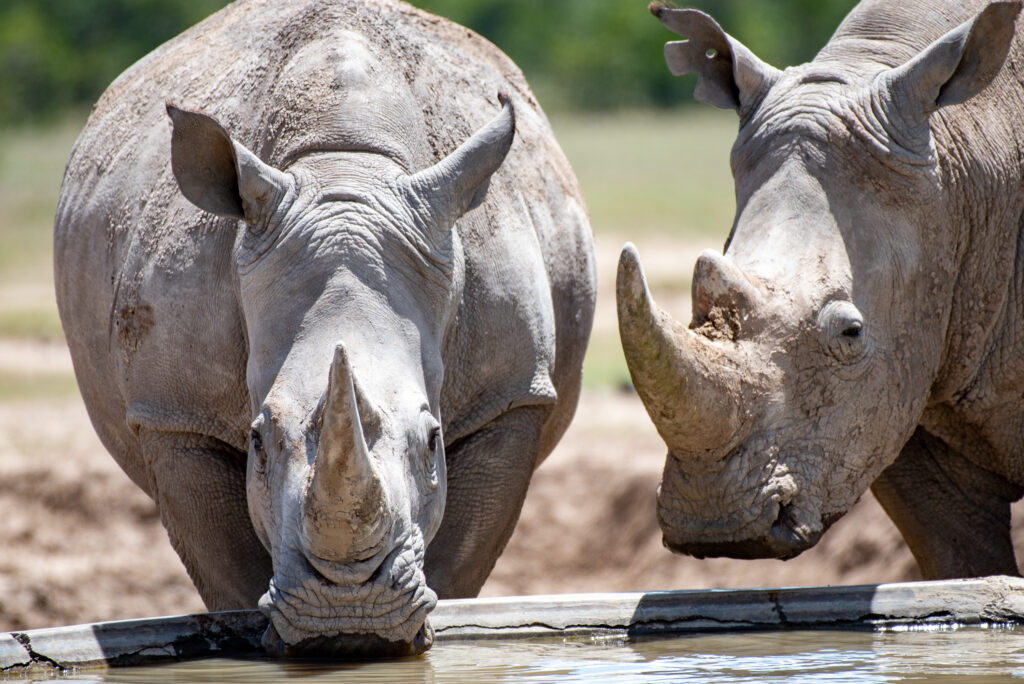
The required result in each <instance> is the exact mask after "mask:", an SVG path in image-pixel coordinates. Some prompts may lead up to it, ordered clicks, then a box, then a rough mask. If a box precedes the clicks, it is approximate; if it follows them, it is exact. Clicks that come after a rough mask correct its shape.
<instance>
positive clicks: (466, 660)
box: [65, 627, 1024, 684]
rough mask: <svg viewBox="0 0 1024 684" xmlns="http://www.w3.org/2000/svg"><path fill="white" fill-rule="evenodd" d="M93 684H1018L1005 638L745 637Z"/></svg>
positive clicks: (531, 646)
mask: <svg viewBox="0 0 1024 684" xmlns="http://www.w3.org/2000/svg"><path fill="white" fill-rule="evenodd" d="M65 678H66V679H68V680H72V681H92V682H134V683H137V684H148V683H149V682H160V683H161V684H163V683H166V682H177V683H185V682H195V683H207V682H210V683H212V682H218V683H220V682H223V683H231V682H247V683H254V684H262V683H264V682H289V684H303V683H305V682H316V683H317V684H336V683H338V684H340V683H344V682H362V683H366V684H376V683H377V682H395V681H413V682H419V681H422V682H438V683H441V682H450V683H453V684H458V683H462V682H474V683H475V682H488V681H490V682H494V681H515V682H527V683H532V682H587V683H588V684H593V683H594V682H607V681H619V682H621V681H628V682H641V683H643V682H650V683H655V682H657V683H660V682H682V683H684V684H685V683H688V682H712V683H722V684H725V683H730V682H793V683H797V684H801V683H804V682H806V683H808V684H809V683H810V682H815V683H818V682H825V683H826V684H847V683H849V684H867V683H874V682H896V681H903V680H910V679H918V680H923V679H927V680H928V681H949V682H954V681H955V682H958V683H965V684H966V683H971V682H984V683H990V682H991V683H994V682H1001V681H1005V682H1014V681H1016V682H1021V681H1024V634H1022V631H1021V630H1014V629H1010V628H978V627H971V628H962V629H955V630H943V631H939V630H907V631H886V632H867V631H859V632H857V631H846V632H843V631H792V632H759V633H754V632H749V633H732V634H718V635H712V636H684V637H673V638H670V639H626V638H615V639H609V638H607V637H603V638H589V639H588V638H569V639H539V640H534V641H478V642H472V643H441V644H438V645H436V646H435V647H434V648H433V649H432V650H431V651H429V652H428V653H427V654H426V655H424V656H422V657H419V658H406V659H401V660H394V661H389V662H376V663H362V664H320V663H282V662H275V661H252V660H250V661H244V660H224V659H211V660H203V661H194V662H187V663H178V664H174V665H165V666H161V667H139V668H125V669H118V670H110V671H106V672H99V673H97V672H89V673H79V674H69V675H67V676H66V677H65Z"/></svg>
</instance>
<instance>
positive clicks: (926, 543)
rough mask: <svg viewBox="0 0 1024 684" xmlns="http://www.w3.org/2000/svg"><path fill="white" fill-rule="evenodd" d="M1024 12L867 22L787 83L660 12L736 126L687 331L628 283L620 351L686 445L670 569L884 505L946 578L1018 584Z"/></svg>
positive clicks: (686, 15)
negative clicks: (718, 220)
mask: <svg viewBox="0 0 1024 684" xmlns="http://www.w3.org/2000/svg"><path fill="white" fill-rule="evenodd" d="M1020 7H1021V3H1020V2H1019V0H1015V1H1013V2H993V3H988V2H983V1H978V0H975V1H963V0H914V1H907V2H890V1H888V0H865V1H864V2H861V3H860V4H859V5H858V6H857V7H856V8H854V10H853V11H852V12H851V13H850V14H849V16H848V17H847V18H846V19H845V21H844V22H843V23H842V25H841V26H840V27H839V28H838V30H837V31H836V33H835V35H834V36H833V38H832V39H831V41H830V42H829V43H828V44H827V45H826V46H825V47H824V48H823V49H822V50H821V52H820V53H819V54H818V55H817V57H816V58H815V59H814V60H813V61H812V62H810V63H808V64H804V65H801V66H797V67H792V68H788V69H785V70H782V71H780V70H777V69H775V68H772V67H771V66H768V65H767V64H765V63H763V62H762V61H760V60H759V59H758V58H757V57H756V56H754V54H753V53H752V52H751V51H750V50H749V49H747V48H746V47H744V46H743V45H742V44H741V43H740V42H739V41H737V40H736V39H735V38H732V37H731V36H729V35H727V34H726V33H724V32H723V31H722V29H721V28H720V27H719V26H718V24H716V23H715V22H714V21H713V20H712V19H711V18H710V17H708V16H707V15H705V14H702V13H700V12H696V11H692V10H678V9H670V8H667V7H665V6H662V5H660V4H654V5H652V7H651V9H652V11H653V13H654V14H655V15H657V17H658V18H659V19H660V20H661V21H662V22H663V23H664V24H665V26H667V27H668V28H669V29H671V30H672V31H674V32H675V33H677V34H679V35H681V36H683V37H684V38H685V39H686V40H683V41H677V42H670V43H668V44H667V45H666V46H665V58H666V61H667V62H668V65H669V68H670V70H671V71H672V72H673V73H675V74H677V75H678V74H684V73H696V74H697V75H698V81H697V89H696V96H697V98H698V99H701V100H703V101H705V102H708V103H710V104H713V105H716V106H718V107H722V108H732V109H735V110H736V112H737V113H738V115H739V121H740V128H739V135H738V137H737V139H736V142H735V144H734V146H733V150H732V169H733V174H734V176H735V182H736V204H737V209H736V218H735V222H734V224H733V226H732V230H731V232H730V234H729V237H728V240H727V241H726V245H725V249H724V254H720V253H717V252H714V251H710V250H709V251H706V252H704V253H703V254H701V255H700V257H699V259H698V260H697V263H696V266H695V268H694V274H693V281H692V283H693V285H692V299H693V319H692V321H691V323H690V325H689V326H688V327H687V326H684V325H682V324H680V323H678V322H676V321H674V320H673V319H672V318H671V317H670V316H669V315H668V314H667V313H665V312H664V311H662V310H660V309H659V308H658V307H657V306H656V305H655V304H654V302H653V300H652V299H651V296H650V294H649V292H648V290H647V286H646V283H645V280H644V277H643V273H642V270H641V267H640V262H639V258H638V255H637V253H636V251H635V249H633V248H632V247H630V246H627V247H626V248H625V249H624V250H623V252H622V255H621V258H620V261H619V271H618V282H617V299H618V310H619V326H620V334H621V337H622V343H623V347H624V351H625V354H626V358H627V360H628V363H629V368H630V371H631V374H632V377H633V380H634V383H635V385H636V388H637V390H638V392H639V395H640V397H641V399H642V400H643V402H644V404H645V405H646V407H647V411H648V413H649V415H650V417H651V418H652V420H653V422H654V423H655V425H656V426H657V428H658V431H659V433H660V435H661V436H662V438H663V439H664V440H665V442H666V444H667V445H668V456H667V459H666V464H665V470H664V475H663V479H662V483H661V488H660V491H659V495H658V518H659V521H660V524H661V528H662V530H663V537H664V541H665V543H666V545H667V546H669V547H670V548H672V549H674V550H676V551H679V552H682V553H688V554H693V555H695V556H699V557H705V556H732V557H738V558H759V557H778V558H789V557H792V556H795V555H796V554H798V553H800V552H801V551H802V550H804V549H806V548H808V547H810V546H812V545H814V544H815V543H816V542H817V541H818V539H819V537H820V536H821V534H822V533H823V532H824V531H825V530H826V529H827V528H828V527H829V525H830V524H831V523H832V522H833V521H835V520H836V519H838V518H839V517H841V516H842V515H843V514H844V513H845V512H846V511H848V510H849V509H850V507H851V506H853V504H854V503H855V502H856V501H857V499H858V497H860V496H861V495H862V494H863V493H864V492H865V491H866V490H867V489H868V487H869V486H870V487H871V488H872V491H873V492H874V493H875V495H876V497H877V498H878V499H879V501H880V502H881V503H882V505H883V506H884V507H885V509H886V511H887V512H888V513H889V515H890V516H891V517H892V519H893V520H894V521H895V523H896V525H897V526H898V527H899V529H900V531H901V532H902V534H903V536H904V537H905V539H906V541H907V543H908V545H909V546H910V549H911V551H912V552H913V554H914V556H915V557H916V559H917V561H918V564H919V566H920V568H921V571H922V574H923V575H924V576H925V577H928V578H942V577H958V576H972V575H983V574H989V573H1007V574H1016V573H1017V565H1016V563H1015V560H1014V553H1013V548H1012V545H1011V541H1010V535H1009V531H1010V527H1009V521H1010V503H1011V502H1012V501H1014V500H1016V499H1018V498H1019V497H1020V496H1021V495H1022V493H1024V488H1022V487H1024V361H1022V359H1024V353H1022V352H1024V45H1022V39H1024V35H1022V32H1021V31H1020V30H1018V29H1015V22H1016V19H1017V15H1018V13H1019V11H1020Z"/></svg>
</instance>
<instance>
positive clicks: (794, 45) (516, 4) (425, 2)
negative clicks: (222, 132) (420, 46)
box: [0, 0, 854, 125]
mask: <svg viewBox="0 0 1024 684" xmlns="http://www.w3.org/2000/svg"><path fill="white" fill-rule="evenodd" d="M243 1H244V0H243ZM282 1H288V0H282ZM224 4H226V3H225V2H224V0H0V125H4V124H10V123H20V122H26V121H34V120H40V119H47V118H53V117H54V116H56V115H59V114H60V113H62V112H64V111H66V110H67V109H69V108H74V107H82V106H88V105H90V104H91V103H92V102H94V101H95V100H96V98H97V97H99V95H100V93H102V92H103V90H104V88H106V87H107V85H108V84H109V83H110V82H111V81H112V80H113V79H114V78H115V77H116V76H117V75H118V74H119V73H120V72H121V71H123V70H124V69H125V68H127V67H128V66H130V65H131V64H132V63H133V62H135V61H136V60H137V59H139V58H140V57H142V56H143V55H145V54H146V53H147V52H149V51H150V50H152V49H153V48H154V47H156V46H157V45H159V44H160V43H162V42H163V41H165V40H167V39H169V38H171V37H173V36H175V35H176V34H178V33H180V32H181V31H182V30H184V29H185V28H187V27H188V26H191V25H192V24H194V23H196V22H197V21H199V20H201V19H202V18H204V17H205V16H207V15H208V14H210V13H212V12H214V11H216V10H218V9H220V7H222V6H223V5H224ZM413 4H415V5H418V6H420V7H423V8H424V9H427V10H429V11H431V12H434V13H436V14H440V15H442V16H446V17H449V18H451V19H453V20H455V21H457V22H459V23H460V24H464V25H465V26H469V27H470V28H472V29H474V30H476V31H478V32H479V33H481V34H483V35H484V36H486V37H487V38H489V39H490V40H491V41H492V42H494V43H495V44H497V45H498V46H499V47H500V48H502V49H503V50H504V51H505V52H506V53H508V55H509V56H510V57H512V59H513V60H515V61H516V62H517V63H518V64H519V66H520V67H521V68H522V69H523V71H524V72H525V73H526V76H527V78H528V79H529V81H530V83H531V85H532V86H533V88H534V89H535V90H536V92H537V94H538V97H540V99H541V101H542V103H543V104H544V105H545V107H546V108H548V109H555V110H557V109H566V108H571V109H584V110H607V109H617V108H637V107H643V106H650V105H655V106H668V105H673V104H677V103H679V102H683V101H685V100H688V99H689V97H690V92H691V91H692V88H691V87H686V86H685V84H680V83H679V81H677V80H675V79H673V78H672V76H670V75H669V73H668V71H667V70H666V68H665V65H664V62H663V61H662V57H661V46H662V44H663V43H664V42H665V41H666V40H670V39H671V38H672V34H671V33H669V32H668V31H667V30H665V29H664V28H662V26H661V24H660V23H658V22H657V21H656V20H655V19H654V18H653V17H651V16H650V14H649V13H648V12H647V0H413ZM687 4H689V5H690V6H694V7H699V8H701V9H704V10H707V11H709V12H710V13H712V15H713V16H715V18H716V19H717V20H718V21H719V23H721V24H722V26H723V27H725V29H726V30H727V31H729V32H730V33H731V34H733V35H734V36H736V37H738V38H740V39H741V40H742V41H743V42H744V43H745V44H746V45H747V46H749V47H750V48H751V49H752V50H754V52H756V53H757V54H758V55H759V56H761V58H762V59H764V60H766V61H768V62H770V63H772V64H774V65H776V66H780V67H782V66H787V65H790V64H795V63H799V62H802V61H805V60H807V59H810V58H811V57H813V56H814V54H815V52H816V51H817V50H818V48H820V47H821V45H823V44H824V43H825V41H826V40H828V37H829V36H830V35H831V33H832V31H833V30H834V29H835V27H836V26H837V25H838V23H839V21H840V20H841V19H842V17H843V15H844V14H845V13H846V12H847V11H848V10H849V9H850V7H852V6H853V4H854V2H853V1H852V0H762V1H755V0H697V1H694V2H689V3H687Z"/></svg>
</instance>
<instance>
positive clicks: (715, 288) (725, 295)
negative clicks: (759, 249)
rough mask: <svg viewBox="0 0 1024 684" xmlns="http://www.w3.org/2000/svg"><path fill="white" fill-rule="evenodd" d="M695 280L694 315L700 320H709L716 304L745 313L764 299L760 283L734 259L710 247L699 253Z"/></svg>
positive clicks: (694, 274) (693, 295)
mask: <svg viewBox="0 0 1024 684" xmlns="http://www.w3.org/2000/svg"><path fill="white" fill-rule="evenodd" d="M692 282H693V285H692V290H691V295H692V297H691V299H692V301H693V316H694V320H695V321H697V322H698V323H703V322H704V321H706V320H707V319H708V315H709V313H710V312H711V310H712V309H713V308H715V307H724V308H726V309H730V310H732V311H735V312H737V313H738V314H740V315H743V314H746V313H749V312H751V311H753V310H755V309H756V308H757V307H758V305H759V304H760V303H761V302H762V297H761V293H760V292H759V291H758V289H757V287H755V286H754V284H753V282H751V280H750V279H749V278H748V277H747V275H746V274H745V273H744V272H743V271H742V270H741V269H740V268H739V267H738V266H736V264H735V263H733V261H732V259H729V258H728V257H724V256H722V255H721V254H719V253H718V252H716V251H714V250H711V249H705V250H704V251H703V252H701V253H700V256H699V257H697V264H696V265H695V266H694V268H693V281H692Z"/></svg>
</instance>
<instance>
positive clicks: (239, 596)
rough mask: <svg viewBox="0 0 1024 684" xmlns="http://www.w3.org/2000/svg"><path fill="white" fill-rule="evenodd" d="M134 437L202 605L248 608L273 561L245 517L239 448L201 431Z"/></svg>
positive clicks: (267, 579) (262, 587) (265, 582)
mask: <svg viewBox="0 0 1024 684" xmlns="http://www.w3.org/2000/svg"><path fill="white" fill-rule="evenodd" d="M139 436H140V439H141V441H142V447H143V454H144V457H145V460H146V464H147V466H148V469H149V472H150V474H151V478H152V480H151V482H150V493H151V495H152V496H153V498H154V499H155V500H156V503H157V507H158V508H159V509H160V520H161V522H162V523H163V525H164V527H165V528H166V530H167V536H168V537H169V538H170V540H171V545H172V546H173V547H174V550H175V551H177V552H178V556H179V557H180V558H181V561H182V563H184V565H185V569H186V570H188V574H189V576H190V577H191V578H192V582H193V584H195V585H196V589H197V590H198V591H199V595H200V596H201V597H202V599H203V602H204V603H206V607H207V608H208V609H209V610H233V609H241V608H255V607H256V603H257V601H258V600H259V597H260V596H261V595H262V594H263V593H264V592H265V591H266V590H267V585H268V584H269V582H270V577H271V575H272V574H273V568H272V564H271V560H270V554H268V553H267V552H266V550H265V549H264V548H263V545H262V544H261V543H260V541H259V539H258V538H257V537H256V532H255V531H254V530H253V527H252V523H251V522H250V520H249V512H248V508H247V505H246V497H245V454H243V453H241V452H239V451H237V450H236V449H234V448H232V447H230V446H228V445H226V444H224V443H223V442H221V441H219V440H217V439H214V438H212V437H206V436H203V435H196V434H191V433H183V432H175V433H167V432H153V431H147V430H142V431H141V432H140V435H139Z"/></svg>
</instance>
